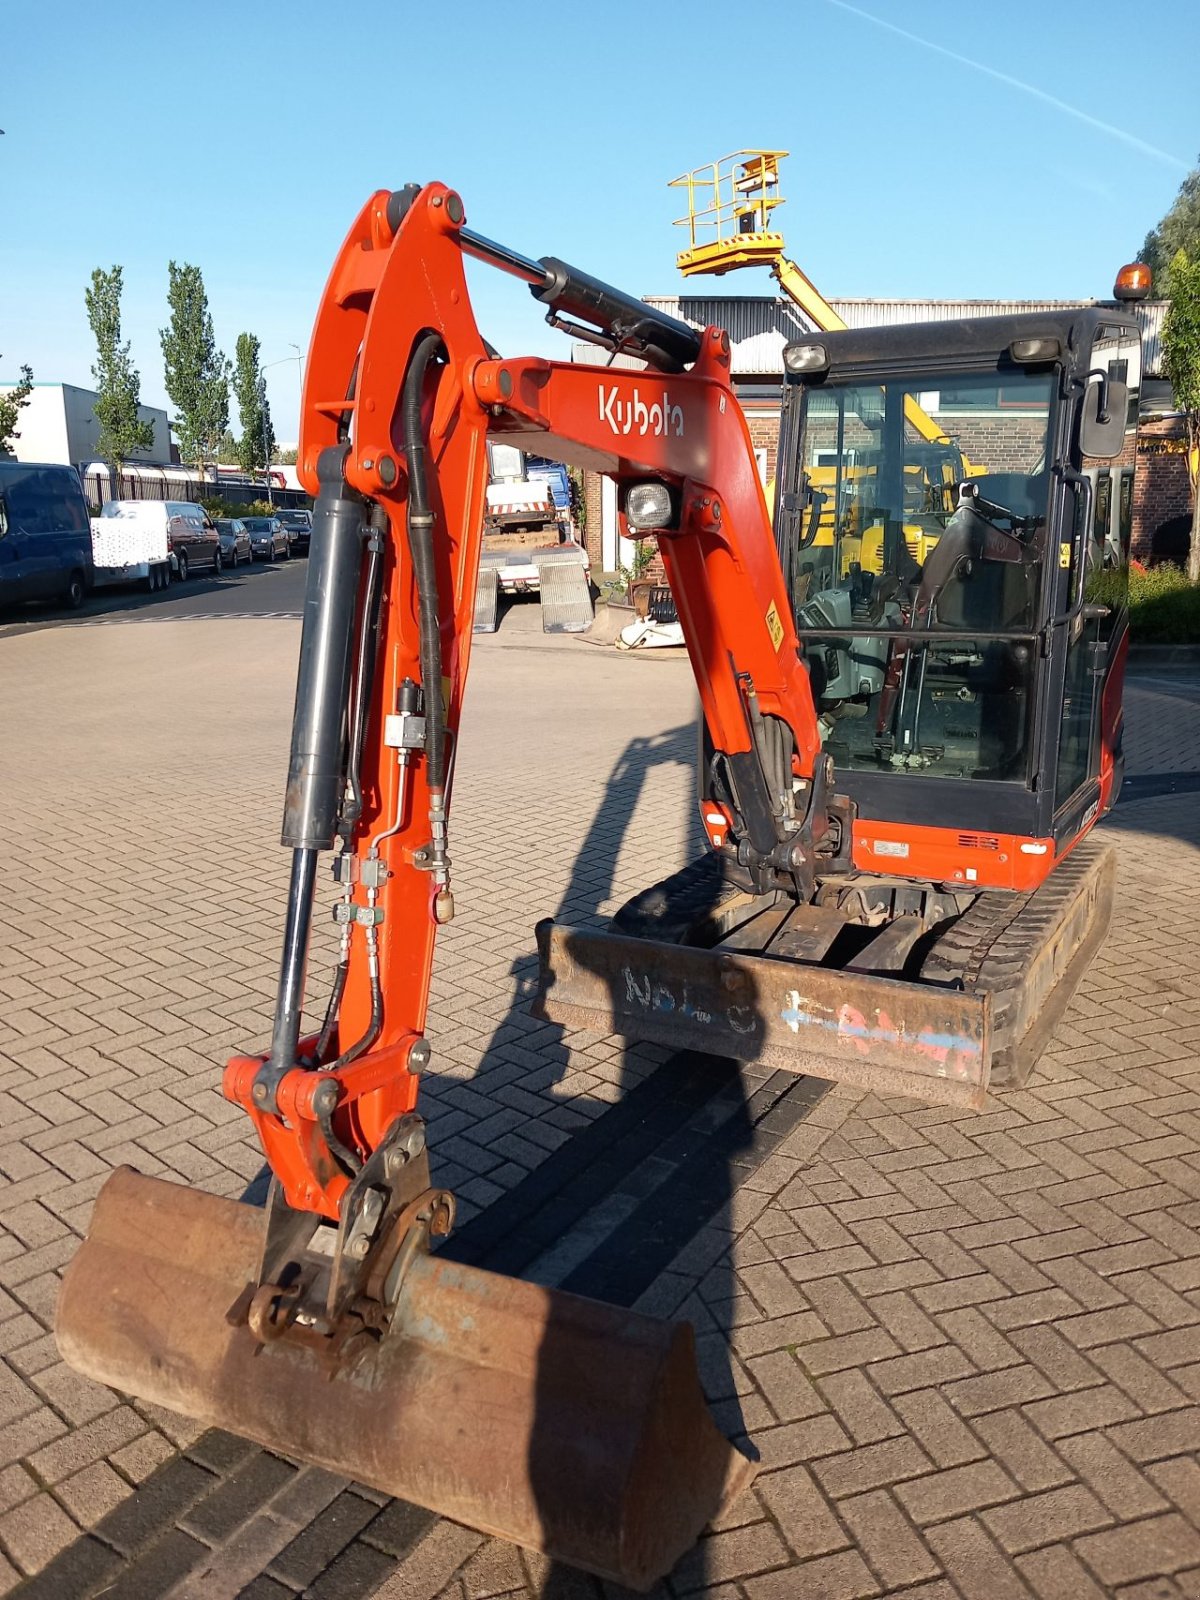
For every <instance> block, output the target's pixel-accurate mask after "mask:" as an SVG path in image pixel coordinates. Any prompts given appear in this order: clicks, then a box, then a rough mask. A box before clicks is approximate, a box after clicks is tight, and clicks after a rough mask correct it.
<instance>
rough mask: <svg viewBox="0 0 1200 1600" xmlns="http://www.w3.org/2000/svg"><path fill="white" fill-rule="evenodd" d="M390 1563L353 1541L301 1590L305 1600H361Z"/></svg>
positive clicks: (370, 1548)
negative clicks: (303, 1590)
mask: <svg viewBox="0 0 1200 1600" xmlns="http://www.w3.org/2000/svg"><path fill="white" fill-rule="evenodd" d="M393 1565H394V1563H393V1561H392V1559H391V1557H390V1556H388V1555H386V1554H385V1553H384V1551H382V1550H377V1549H376V1548H375V1546H374V1545H369V1544H364V1543H363V1542H362V1541H361V1540H356V1541H355V1543H353V1544H352V1545H350V1546H349V1547H348V1548H347V1549H345V1550H343V1551H342V1552H341V1554H340V1555H339V1556H337V1557H336V1558H335V1559H334V1560H333V1562H332V1564H331V1565H330V1566H328V1567H326V1568H325V1569H324V1570H323V1571H322V1573H321V1575H320V1577H318V1578H316V1579H315V1580H314V1581H313V1582H312V1583H310V1584H309V1586H308V1588H307V1589H306V1590H305V1595H306V1597H307V1600H361V1597H363V1596H365V1595H370V1594H373V1593H374V1592H375V1591H376V1590H377V1589H378V1587H379V1585H380V1584H381V1583H382V1582H383V1580H384V1578H386V1577H387V1576H388V1574H389V1573H390V1572H391V1570H392V1567H393Z"/></svg>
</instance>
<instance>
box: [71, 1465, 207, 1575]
mask: <svg viewBox="0 0 1200 1600" xmlns="http://www.w3.org/2000/svg"><path fill="white" fill-rule="evenodd" d="M218 1484H219V1480H218V1479H217V1478H215V1477H214V1476H213V1474H212V1473H211V1472H206V1471H205V1470H204V1468H203V1467H198V1466H197V1465H196V1464H195V1462H192V1461H187V1460H185V1459H184V1458H183V1457H182V1456H175V1457H173V1458H172V1459H171V1460H170V1461H168V1462H166V1463H165V1465H163V1466H161V1467H159V1468H158V1470H157V1471H156V1472H154V1473H153V1474H152V1475H151V1476H150V1477H149V1478H147V1479H146V1481H145V1483H143V1484H142V1485H141V1487H140V1488H138V1489H136V1490H135V1491H134V1493H133V1494H131V1495H130V1496H129V1498H128V1500H125V1501H123V1502H122V1504H121V1505H119V1506H118V1507H117V1508H116V1510H115V1511H112V1512H110V1513H109V1515H108V1516H106V1517H105V1518H104V1519H103V1521H102V1522H101V1523H100V1524H99V1526H98V1527H97V1530H96V1531H97V1533H98V1534H99V1535H100V1537H101V1538H102V1539H104V1540H106V1541H107V1543H109V1544H111V1545H112V1546H113V1547H114V1549H117V1550H120V1551H121V1552H122V1554H124V1555H131V1554H132V1553H133V1552H134V1551H135V1550H140V1549H142V1548H143V1547H144V1546H145V1545H147V1544H148V1543H150V1542H151V1541H152V1540H154V1539H156V1538H157V1537H158V1536H159V1535H160V1534H162V1533H163V1532H164V1531H165V1530H166V1529H167V1528H169V1527H170V1526H171V1525H172V1524H173V1523H174V1521H175V1519H176V1517H179V1516H181V1515H182V1514H183V1513H184V1512H185V1511H187V1510H188V1508H189V1507H191V1506H193V1505H194V1504H195V1503H196V1502H197V1501H198V1500H200V1499H202V1498H203V1497H204V1496H205V1495H207V1494H209V1493H210V1492H211V1491H213V1490H214V1489H215V1488H217V1487H218Z"/></svg>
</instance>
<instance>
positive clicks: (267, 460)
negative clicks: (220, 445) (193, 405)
mask: <svg viewBox="0 0 1200 1600" xmlns="http://www.w3.org/2000/svg"><path fill="white" fill-rule="evenodd" d="M260 348H261V345H260V342H259V340H258V338H257V337H256V336H255V335H254V334H252V333H239V334H238V338H237V349H236V359H235V363H234V370H233V391H234V393H235V394H236V395H237V403H238V412H239V414H240V416H241V419H242V434H241V438H240V439H239V440H238V445H237V454H238V463H239V465H240V466H241V468H242V470H243V471H244V472H256V471H257V470H258V469H259V468H260V467H267V466H270V464H271V458H272V456H273V454H274V451H275V430H274V428H273V427H272V426H271V407H270V404H269V402H268V400H267V385H266V380H265V379H264V378H263V375H262V369H261V367H260V366H259V361H258V353H259V350H260Z"/></svg>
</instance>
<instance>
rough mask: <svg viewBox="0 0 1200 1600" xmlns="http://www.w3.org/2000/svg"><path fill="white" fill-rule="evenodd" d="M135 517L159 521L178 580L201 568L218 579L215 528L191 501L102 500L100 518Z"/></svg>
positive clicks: (218, 542) (218, 537) (218, 547)
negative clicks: (163, 530)
mask: <svg viewBox="0 0 1200 1600" xmlns="http://www.w3.org/2000/svg"><path fill="white" fill-rule="evenodd" d="M131 513H132V514H136V516H137V517H138V519H139V520H141V521H144V522H151V521H153V522H155V523H157V522H159V521H160V520H161V522H162V523H163V524H165V526H166V530H167V550H168V555H169V557H170V561H171V565H172V566H173V567H174V569H175V572H176V574H177V575H178V576H179V577H180V578H186V577H187V575H188V573H189V572H198V571H199V570H200V568H201V567H211V568H212V570H213V572H214V573H216V575H217V576H218V577H219V576H220V573H221V568H222V567H223V566H224V559H223V557H222V555H221V535H220V534H219V533H218V532H217V525H216V523H215V522H214V521H213V519H212V518H211V517H210V516H209V514H208V512H207V511H205V509H204V507H203V506H202V505H197V503H196V502H195V501H194V500H106V501H105V503H104V504H103V505H102V506H101V507H100V515H101V516H102V517H119V516H126V515H129V514H131Z"/></svg>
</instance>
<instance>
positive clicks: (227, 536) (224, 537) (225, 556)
mask: <svg viewBox="0 0 1200 1600" xmlns="http://www.w3.org/2000/svg"><path fill="white" fill-rule="evenodd" d="M217 532H218V533H219V534H220V536H221V559H222V560H223V561H224V563H225V565H226V566H227V567H236V566H238V565H239V563H241V562H243V561H253V560H254V551H253V550H252V549H251V547H250V534H249V531H248V529H247V527H246V524H245V523H244V522H243V521H242V519H241V518H240V517H218V518H217Z"/></svg>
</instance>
